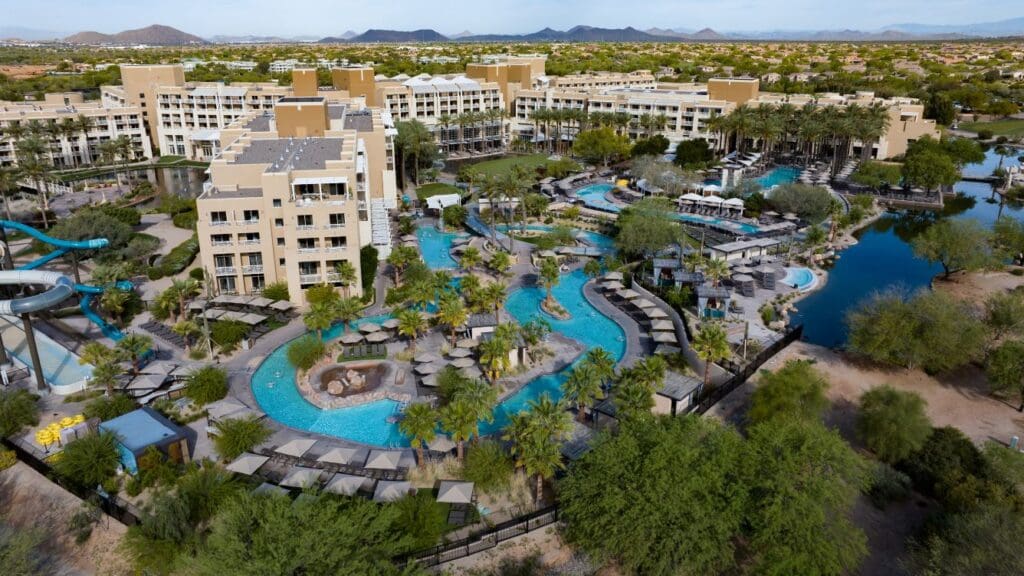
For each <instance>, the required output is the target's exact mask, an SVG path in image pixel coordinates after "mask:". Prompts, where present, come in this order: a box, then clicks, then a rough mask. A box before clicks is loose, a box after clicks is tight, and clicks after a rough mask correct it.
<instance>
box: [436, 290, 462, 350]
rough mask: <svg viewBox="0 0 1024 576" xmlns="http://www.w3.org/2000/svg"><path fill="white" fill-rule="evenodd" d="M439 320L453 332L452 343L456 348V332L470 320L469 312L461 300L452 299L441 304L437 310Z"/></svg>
mask: <svg viewBox="0 0 1024 576" xmlns="http://www.w3.org/2000/svg"><path fill="white" fill-rule="evenodd" d="M437 319H438V320H439V321H440V322H441V323H442V324H444V325H445V326H448V328H449V329H450V330H451V342H452V346H455V336H456V331H457V330H458V329H459V326H462V325H463V324H465V323H466V321H467V320H469V311H468V310H466V306H465V304H463V303H462V299H461V298H458V297H455V298H450V299H448V300H445V301H444V302H442V303H441V306H440V307H439V308H438V310H437Z"/></svg>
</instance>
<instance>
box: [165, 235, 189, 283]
mask: <svg viewBox="0 0 1024 576" xmlns="http://www.w3.org/2000/svg"><path fill="white" fill-rule="evenodd" d="M196 254H199V238H198V237H196V236H195V235H193V236H192V237H191V238H189V239H188V240H185V241H184V242H182V243H181V244H178V245H177V246H175V247H174V248H172V249H171V251H170V252H168V253H167V255H166V256H164V257H163V258H161V259H160V264H159V267H160V272H161V273H162V274H163V275H164V276H173V275H175V274H177V273H178V272H181V271H182V270H184V269H185V268H187V267H188V265H189V264H191V263H192V261H193V260H195V259H196Z"/></svg>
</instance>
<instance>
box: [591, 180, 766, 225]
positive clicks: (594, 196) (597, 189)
mask: <svg viewBox="0 0 1024 576" xmlns="http://www.w3.org/2000/svg"><path fill="white" fill-rule="evenodd" d="M613 188H615V186H614V185H612V184H591V185H589V186H584V187H583V188H580V189H579V190H577V191H576V198H577V199H579V200H580V201H582V202H583V203H584V204H586V205H587V206H589V207H590V208H594V209H596V210H604V211H605V212H616V213H617V212H619V211H620V210H621V208H620V207H619V205H618V204H615V203H612V202H609V201H608V200H607V199H605V194H607V193H608V192H609V191H610V190H612V189H613ZM672 216H673V217H675V219H676V220H680V221H683V222H692V223H694V224H706V225H709V226H717V227H719V228H723V229H726V230H731V231H733V232H739V233H740V234H756V233H757V232H760V231H761V229H760V228H759V227H757V226H755V225H753V224H747V223H745V222H736V221H735V220H729V219H727V218H716V217H714V216H704V215H700V214H680V213H673V214H672Z"/></svg>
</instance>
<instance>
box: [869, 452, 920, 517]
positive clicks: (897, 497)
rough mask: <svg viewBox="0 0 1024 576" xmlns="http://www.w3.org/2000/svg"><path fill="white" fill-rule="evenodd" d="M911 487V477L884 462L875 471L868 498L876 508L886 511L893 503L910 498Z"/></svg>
mask: <svg viewBox="0 0 1024 576" xmlns="http://www.w3.org/2000/svg"><path fill="white" fill-rule="evenodd" d="M910 487H911V482H910V476H907V475H906V474H904V473H903V472H900V471H899V470H897V469H895V468H893V467H892V466H889V465H888V464H885V463H884V462H882V463H879V464H878V465H877V466H875V469H874V471H873V475H872V478H871V488H870V489H868V498H870V499H871V503H872V504H874V505H875V507H877V508H879V509H885V507H886V506H888V505H889V504H890V503H892V502H902V501H904V500H906V499H907V498H909V497H910Z"/></svg>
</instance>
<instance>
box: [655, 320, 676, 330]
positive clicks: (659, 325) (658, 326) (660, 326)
mask: <svg viewBox="0 0 1024 576" xmlns="http://www.w3.org/2000/svg"><path fill="white" fill-rule="evenodd" d="M675 329H676V327H675V325H674V324H672V322H671V321H670V320H655V321H654V322H652V323H651V330H675Z"/></svg>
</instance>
